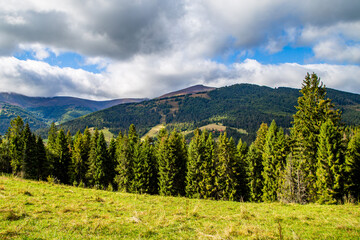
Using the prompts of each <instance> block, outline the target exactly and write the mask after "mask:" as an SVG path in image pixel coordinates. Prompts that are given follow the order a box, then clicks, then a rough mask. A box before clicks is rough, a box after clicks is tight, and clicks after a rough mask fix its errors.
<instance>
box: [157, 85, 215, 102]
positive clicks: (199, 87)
mask: <svg viewBox="0 0 360 240" xmlns="http://www.w3.org/2000/svg"><path fill="white" fill-rule="evenodd" d="M214 89H215V88H214V87H207V86H204V85H195V86H192V87H188V88H185V89H182V90H179V91H175V92H170V93H167V94H164V95H162V96H160V97H158V98H159V99H161V98H168V97H175V96H181V95H187V94H193V93H200V92H209V91H212V90H214Z"/></svg>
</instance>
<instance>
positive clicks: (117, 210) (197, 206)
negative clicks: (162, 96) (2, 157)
mask: <svg viewBox="0 0 360 240" xmlns="http://www.w3.org/2000/svg"><path fill="white" fill-rule="evenodd" d="M0 199H1V201H0V239H145V238H146V239H238V238H241V239H243V238H245V239H247V238H250V239H254V238H255V239H279V238H280V230H279V229H280V228H281V235H282V237H283V239H326V238H329V239H330V238H331V239H341V238H343V239H359V238H360V208H359V206H358V205H350V204H347V205H339V206H325V205H292V204H289V205H284V204H279V203H237V202H221V201H218V202H217V201H207V200H193V199H186V198H180V197H178V198H176V197H160V196H149V195H135V194H124V193H114V192H107V191H100V190H93V189H82V188H75V187H70V186H63V185H51V184H49V183H43V182H34V181H27V180H21V179H16V178H9V177H1V176H0Z"/></svg>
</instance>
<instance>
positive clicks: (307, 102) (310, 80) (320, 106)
mask: <svg viewBox="0 0 360 240" xmlns="http://www.w3.org/2000/svg"><path fill="white" fill-rule="evenodd" d="M300 92H301V94H302V96H301V97H299V98H298V106H296V109H297V112H296V114H295V115H294V121H293V127H292V129H291V138H292V143H293V144H294V145H293V146H292V155H293V160H294V161H295V165H294V166H295V167H296V168H299V169H300V171H302V172H303V173H304V176H302V177H301V179H303V180H304V181H305V184H306V199H304V200H301V201H315V200H316V184H315V183H316V172H317V156H316V154H317V152H318V143H319V139H318V136H319V133H320V127H321V125H322V124H323V123H324V122H326V120H327V119H330V120H331V121H332V122H333V123H334V125H335V126H337V125H338V123H339V121H340V114H339V112H338V111H337V110H334V106H333V104H332V103H331V100H330V99H327V98H326V89H325V86H323V84H322V83H321V82H320V78H318V77H317V75H316V74H315V73H313V74H311V75H310V74H309V73H308V74H307V75H306V76H305V80H304V81H303V84H302V89H301V90H300ZM298 172H299V171H298ZM299 185H303V183H299Z"/></svg>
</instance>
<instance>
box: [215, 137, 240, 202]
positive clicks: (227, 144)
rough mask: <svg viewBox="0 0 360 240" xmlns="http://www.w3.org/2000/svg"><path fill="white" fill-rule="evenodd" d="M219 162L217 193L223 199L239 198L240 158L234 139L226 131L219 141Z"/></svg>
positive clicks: (232, 199)
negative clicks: (238, 157) (229, 137)
mask: <svg viewBox="0 0 360 240" xmlns="http://www.w3.org/2000/svg"><path fill="white" fill-rule="evenodd" d="M217 152H218V161H219V162H218V164H217V166H216V174H217V175H216V178H215V185H216V191H217V193H216V195H217V199H221V200H230V201H234V200H239V192H238V191H237V190H238V172H237V170H238V159H237V154H236V147H235V143H234V141H233V139H232V138H231V139H230V140H229V139H228V137H227V135H226V133H224V134H222V135H220V138H219V143H218V150H217Z"/></svg>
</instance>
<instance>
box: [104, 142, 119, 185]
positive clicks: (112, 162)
mask: <svg viewBox="0 0 360 240" xmlns="http://www.w3.org/2000/svg"><path fill="white" fill-rule="evenodd" d="M116 145H117V144H116V140H115V139H114V138H111V140H110V144H109V148H108V156H109V162H108V163H109V164H108V165H107V167H106V178H107V181H108V182H109V183H110V184H111V187H112V188H113V189H114V186H115V184H114V179H115V176H116V171H115V168H116Z"/></svg>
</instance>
